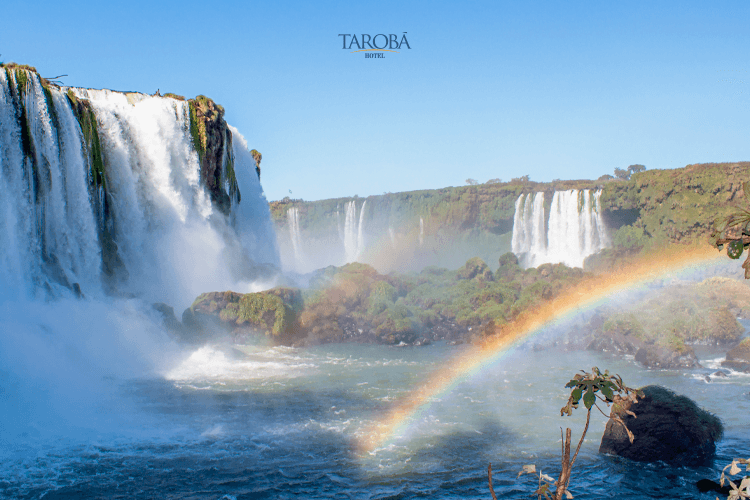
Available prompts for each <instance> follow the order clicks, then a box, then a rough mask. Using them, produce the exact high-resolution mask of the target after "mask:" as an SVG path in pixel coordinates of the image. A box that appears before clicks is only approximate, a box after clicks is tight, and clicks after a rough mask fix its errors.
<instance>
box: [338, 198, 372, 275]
mask: <svg viewBox="0 0 750 500" xmlns="http://www.w3.org/2000/svg"><path fill="white" fill-rule="evenodd" d="M366 204H367V200H365V201H364V202H362V207H361V208H360V212H359V223H357V202H356V201H355V200H352V201H350V202H348V203H347V204H346V218H345V219H344V254H345V260H346V262H347V263H348V262H356V261H357V259H358V258H359V257H360V256H361V255H362V252H363V251H364V249H365V239H364V220H365V205H366Z"/></svg>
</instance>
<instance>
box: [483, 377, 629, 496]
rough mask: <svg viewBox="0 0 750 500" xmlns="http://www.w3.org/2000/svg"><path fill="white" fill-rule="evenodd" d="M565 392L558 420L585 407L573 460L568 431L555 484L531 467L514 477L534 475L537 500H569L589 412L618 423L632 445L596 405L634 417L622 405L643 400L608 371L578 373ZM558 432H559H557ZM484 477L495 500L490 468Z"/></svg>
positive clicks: (612, 416)
mask: <svg viewBox="0 0 750 500" xmlns="http://www.w3.org/2000/svg"><path fill="white" fill-rule="evenodd" d="M565 387H566V388H569V389H571V391H570V396H569V397H568V402H567V404H566V405H565V406H563V407H562V408H561V409H560V416H563V415H567V416H572V415H573V410H575V409H578V407H579V405H580V403H581V400H583V405H584V406H585V407H586V410H587V412H586V425H585V427H584V428H583V433H582V434H581V439H580V440H579V441H578V446H577V447H576V450H575V453H574V454H573V457H572V458H571V456H570V449H571V430H570V428H567V429H565V437H564V439H563V441H562V456H561V459H560V460H561V471H560V476H559V478H558V479H557V481H555V480H554V479H553V478H552V477H550V476H548V475H547V474H544V473H543V472H542V471H541V470H539V471H537V469H536V466H535V465H534V464H530V465H524V466H523V469H522V470H521V472H519V473H518V477H520V476H522V475H523V474H534V475H536V476H537V478H538V487H537V489H536V491H534V493H533V495H535V496H537V498H538V499H539V500H541V499H542V497H544V498H545V499H547V500H553V499H554V500H562V499H563V497H565V498H566V499H571V498H573V495H572V494H571V492H570V491H569V489H568V485H569V484H570V475H571V471H572V469H573V465H574V464H575V461H576V458H578V452H579V451H580V450H581V445H582V444H583V440H584V438H585V437H586V433H587V432H588V429H589V423H590V421H591V410H592V409H593V408H596V409H597V410H598V411H599V412H600V413H601V414H602V415H604V416H605V417H607V418H611V419H612V420H614V421H615V422H617V423H619V424H620V425H622V426H623V427H624V428H625V432H627V434H628V438H629V439H630V442H631V443H632V442H633V440H634V439H635V437H634V436H633V433H632V432H630V429H628V427H627V426H626V425H625V422H623V421H622V419H621V418H620V417H619V416H618V415H617V414H616V413H615V412H610V414H609V415H607V414H606V413H604V411H602V409H601V408H600V407H599V404H600V403H603V404H604V405H606V407H609V405H611V404H614V405H616V407H618V406H619V407H620V408H621V409H622V410H623V411H624V412H625V413H627V414H628V415H632V416H633V417H635V414H634V413H633V412H632V411H630V410H627V409H626V406H625V403H628V402H630V403H637V402H638V398H639V397H641V398H642V397H643V393H642V392H641V391H638V390H637V389H633V388H631V387H628V386H626V385H625V384H624V383H623V381H622V377H620V376H619V375H610V374H609V371H608V370H605V371H604V373H602V372H601V371H600V370H599V368H597V367H594V368H592V369H591V373H588V372H584V371H581V373H577V374H576V375H574V376H573V378H572V379H571V380H570V381H569V382H568V383H567V384H565ZM560 432H562V429H560ZM487 472H488V476H489V482H490V492H491V493H492V498H493V499H495V493H494V490H493V489H492V468H491V467H490V468H489V469H488V471H487ZM553 486H554V487H555V490H554V495H553V493H552V487H553Z"/></svg>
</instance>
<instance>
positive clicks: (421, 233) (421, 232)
mask: <svg viewBox="0 0 750 500" xmlns="http://www.w3.org/2000/svg"><path fill="white" fill-rule="evenodd" d="M422 245H424V219H423V218H422V217H420V218H419V246H420V247H421V246H422Z"/></svg>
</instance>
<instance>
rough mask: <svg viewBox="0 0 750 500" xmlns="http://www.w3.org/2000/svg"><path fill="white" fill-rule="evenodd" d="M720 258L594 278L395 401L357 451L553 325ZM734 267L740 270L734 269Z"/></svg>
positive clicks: (711, 254)
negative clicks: (624, 294)
mask: <svg viewBox="0 0 750 500" xmlns="http://www.w3.org/2000/svg"><path fill="white" fill-rule="evenodd" d="M720 258H723V259H726V257H722V256H721V255H719V254H718V253H717V251H716V249H715V248H713V247H708V246H703V247H694V246H685V247H680V248H671V249H669V250H661V251H659V252H658V253H652V254H649V255H647V256H645V257H644V258H642V259H639V260H638V262H635V263H633V264H628V265H626V266H624V267H623V268H620V269H617V270H614V271H612V272H611V273H607V274H603V275H597V276H593V277H591V278H589V279H587V280H584V281H583V282H581V283H579V284H577V285H575V286H574V287H573V288H571V289H568V290H567V291H566V292H565V293H563V294H561V295H559V296H558V297H556V298H554V299H552V300H550V301H548V302H546V303H545V304H543V305H541V306H540V307H538V308H537V309H536V310H534V311H533V312H529V313H527V314H523V315H521V316H519V317H518V318H517V319H515V320H514V321H513V322H511V323H507V324H505V325H502V327H500V328H498V329H497V330H496V332H495V333H496V334H495V335H493V336H492V337H490V338H489V339H488V340H487V341H485V342H484V343H482V344H480V345H475V346H473V347H471V348H470V349H469V350H467V351H465V352H464V353H463V354H461V355H460V356H458V357H456V358H455V359H454V360H453V361H452V362H450V363H449V364H448V365H447V366H445V367H444V368H442V369H440V370H438V371H436V372H435V373H433V374H432V375H430V376H429V377H428V380H427V382H425V383H424V384H423V385H421V386H420V387H418V388H416V389H415V390H414V391H412V392H411V393H410V394H409V395H408V396H406V397H404V398H403V399H402V400H401V401H398V402H397V403H396V404H395V405H394V407H393V408H392V409H390V410H389V411H388V412H387V414H386V415H385V416H384V418H382V419H381V420H380V421H378V422H376V423H375V424H373V425H372V426H370V427H369V428H367V429H365V430H364V432H362V433H361V437H360V440H359V445H360V449H361V450H362V451H364V452H372V451H373V450H376V449H378V448H381V447H383V446H385V445H387V444H388V443H389V442H390V441H392V440H393V439H395V438H396V437H398V436H399V435H401V434H402V433H403V431H405V430H406V427H407V426H408V424H409V422H411V421H412V420H414V418H415V417H419V415H420V414H422V413H423V412H425V411H426V410H427V409H428V407H429V405H430V403H431V401H432V400H433V399H435V398H437V397H440V396H441V395H443V394H446V393H449V392H450V391H451V390H452V389H453V388H454V387H455V386H457V385H458V384H460V383H461V382H463V381H465V380H467V379H468V378H470V377H472V376H473V375H475V374H476V373H478V372H481V371H482V370H483V369H484V368H486V367H488V366H490V365H492V364H494V363H496V362H497V361H498V360H500V359H502V358H503V356H504V355H505V354H507V353H508V352H510V351H511V350H512V348H513V347H515V346H517V345H518V344H520V343H521V342H522V341H524V340H527V339H529V338H531V337H532V336H534V335H535V334H537V333H539V332H541V331H542V330H543V329H544V328H545V327H547V326H550V325H551V324H552V323H554V322H557V321H564V320H565V319H568V318H570V317H572V316H574V315H575V314H578V313H580V312H583V311H586V310H590V309H593V308H595V307H598V306H599V305H601V304H602V303H604V302H605V301H606V300H608V298H609V297H610V296H612V295H615V294H617V293H620V292H624V291H627V290H635V289H638V288H639V287H642V286H644V285H646V284H647V283H649V282H651V281H654V280H656V279H659V278H663V277H664V276H666V275H669V274H673V273H678V272H684V271H690V270H694V269H699V268H701V267H705V266H708V265H712V264H715V263H716V261H717V260H718V259H720ZM738 267H739V264H738Z"/></svg>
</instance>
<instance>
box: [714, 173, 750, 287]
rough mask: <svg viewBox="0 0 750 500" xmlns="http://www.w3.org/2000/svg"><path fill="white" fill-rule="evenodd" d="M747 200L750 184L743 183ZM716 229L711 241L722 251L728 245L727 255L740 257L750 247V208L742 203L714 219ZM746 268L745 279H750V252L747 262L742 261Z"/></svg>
mask: <svg viewBox="0 0 750 500" xmlns="http://www.w3.org/2000/svg"><path fill="white" fill-rule="evenodd" d="M742 190H743V192H744V193H745V200H750V186H749V185H748V184H747V183H746V182H743V183H742ZM714 228H715V229H714V231H713V232H712V233H711V235H710V237H709V243H711V245H713V246H714V247H716V248H718V249H719V251H721V250H722V249H723V248H724V246H725V245H726V247H727V256H728V257H729V258H730V259H739V258H740V257H741V256H742V253H743V252H744V250H745V249H746V248H748V247H750V210H749V209H748V208H745V207H742V206H740V205H736V206H735V210H734V211H733V212H732V213H730V214H729V215H727V216H726V217H720V218H718V219H716V220H715V221H714ZM742 268H743V269H744V270H745V279H750V252H748V255H747V258H746V259H745V262H743V263H742Z"/></svg>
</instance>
